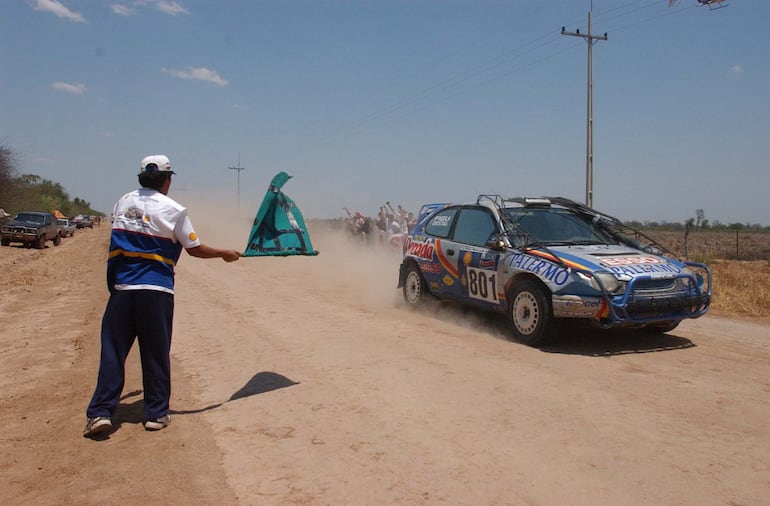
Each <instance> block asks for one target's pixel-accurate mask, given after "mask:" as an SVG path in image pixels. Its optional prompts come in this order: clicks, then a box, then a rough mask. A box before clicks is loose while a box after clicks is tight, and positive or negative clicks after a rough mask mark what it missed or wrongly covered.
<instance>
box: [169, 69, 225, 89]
mask: <svg viewBox="0 0 770 506" xmlns="http://www.w3.org/2000/svg"><path fill="white" fill-rule="evenodd" d="M161 70H162V71H163V72H165V73H166V74H170V75H172V76H174V77H178V78H180V79H194V80H196V81H208V82H210V83H214V84H218V85H219V86H227V85H228V84H229V83H228V82H227V81H226V80H225V79H222V77H221V76H220V75H219V73H218V72H217V71H216V70H209V69H207V68H205V67H198V68H194V67H189V68H188V69H187V70H174V69H167V68H165V67H164V68H162V69H161Z"/></svg>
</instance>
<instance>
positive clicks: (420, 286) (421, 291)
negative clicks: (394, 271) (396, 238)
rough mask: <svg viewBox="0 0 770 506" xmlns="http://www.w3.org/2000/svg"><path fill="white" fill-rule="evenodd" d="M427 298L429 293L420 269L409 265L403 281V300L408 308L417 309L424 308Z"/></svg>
mask: <svg viewBox="0 0 770 506" xmlns="http://www.w3.org/2000/svg"><path fill="white" fill-rule="evenodd" d="M429 298H430V292H429V291H428V286H427V285H426V284H425V278H423V277H422V272H420V268H419V267H417V265H415V264H409V266H408V267H407V268H406V278H405V279H404V300H405V301H406V303H407V304H409V305H410V306H414V307H418V306H424V305H425V304H426V303H427V301H428V299H429Z"/></svg>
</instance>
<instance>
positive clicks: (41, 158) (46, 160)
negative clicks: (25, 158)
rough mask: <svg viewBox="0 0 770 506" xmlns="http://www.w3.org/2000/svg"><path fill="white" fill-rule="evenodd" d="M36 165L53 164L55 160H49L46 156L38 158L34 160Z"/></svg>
mask: <svg viewBox="0 0 770 506" xmlns="http://www.w3.org/2000/svg"><path fill="white" fill-rule="evenodd" d="M32 161H33V162H35V163H43V164H47V165H48V164H52V163H53V162H54V161H55V160H54V159H53V158H48V157H46V156H36V157H35V158H33V159H32Z"/></svg>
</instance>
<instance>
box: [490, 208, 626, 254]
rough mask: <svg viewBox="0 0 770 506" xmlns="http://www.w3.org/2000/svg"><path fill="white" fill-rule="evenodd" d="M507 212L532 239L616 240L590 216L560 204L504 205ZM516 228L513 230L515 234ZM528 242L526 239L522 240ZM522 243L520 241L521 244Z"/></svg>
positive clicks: (558, 242) (572, 242)
mask: <svg viewBox="0 0 770 506" xmlns="http://www.w3.org/2000/svg"><path fill="white" fill-rule="evenodd" d="M504 213H505V214H506V216H507V217H508V219H509V220H510V221H511V222H512V223H513V224H515V225H516V226H517V227H518V228H519V230H520V231H523V232H526V234H527V235H529V237H531V240H530V241H529V242H532V241H534V242H536V243H538V244H543V245H548V246H559V245H580V244H614V243H615V242H616V241H614V240H612V239H611V238H610V237H609V236H607V235H606V234H605V233H604V232H602V230H600V229H598V228H596V227H594V226H592V225H591V221H590V220H589V219H588V218H584V217H583V216H581V215H579V214H576V213H574V212H572V211H570V210H569V209H564V208H561V207H532V206H530V207H517V208H505V209H504ZM516 232H517V231H516V230H514V231H513V233H514V234H516ZM523 243H524V244H526V243H527V241H526V240H524V241H523ZM521 245H523V244H519V246H521Z"/></svg>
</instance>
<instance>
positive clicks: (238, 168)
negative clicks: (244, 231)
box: [228, 153, 246, 218]
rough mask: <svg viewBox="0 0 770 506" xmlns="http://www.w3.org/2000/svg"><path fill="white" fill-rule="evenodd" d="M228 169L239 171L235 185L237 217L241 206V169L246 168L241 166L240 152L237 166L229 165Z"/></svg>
mask: <svg viewBox="0 0 770 506" xmlns="http://www.w3.org/2000/svg"><path fill="white" fill-rule="evenodd" d="M228 169H230V170H235V171H238V178H237V182H236V186H235V217H236V218H237V217H238V215H239V211H240V208H241V171H242V170H246V169H245V168H244V167H241V154H240V153H238V165H237V166H236V167H228Z"/></svg>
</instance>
